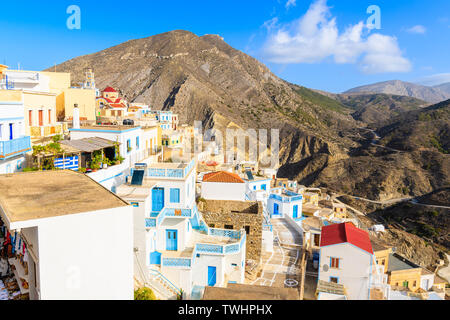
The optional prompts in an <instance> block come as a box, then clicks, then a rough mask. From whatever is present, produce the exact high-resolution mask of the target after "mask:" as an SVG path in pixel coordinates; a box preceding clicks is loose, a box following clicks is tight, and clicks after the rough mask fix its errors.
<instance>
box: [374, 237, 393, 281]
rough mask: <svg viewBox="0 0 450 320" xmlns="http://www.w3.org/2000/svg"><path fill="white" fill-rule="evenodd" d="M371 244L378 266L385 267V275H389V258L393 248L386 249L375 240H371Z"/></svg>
mask: <svg viewBox="0 0 450 320" xmlns="http://www.w3.org/2000/svg"><path fill="white" fill-rule="evenodd" d="M371 242H372V249H373V253H374V255H375V259H376V262H377V265H379V266H383V267H384V272H383V273H387V272H388V266H389V257H390V255H391V253H392V248H390V247H386V246H384V245H382V244H380V243H379V242H377V241H374V240H373V239H371Z"/></svg>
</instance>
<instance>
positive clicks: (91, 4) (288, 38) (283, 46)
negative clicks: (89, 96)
mask: <svg viewBox="0 0 450 320" xmlns="http://www.w3.org/2000/svg"><path fill="white" fill-rule="evenodd" d="M288 2H289V4H288ZM430 2H431V1H423V0H422V1H419V0H395V1H394V0H370V1H366V0H358V1H354V0H328V1H326V0H308V1H307V0H296V1H294V0H261V1H254V0H246V1H234V0H228V1H213V0H209V1H206V0H198V1H194V0H191V1H186V0H184V1H175V0H174V1H170V2H168V1H156V0H146V1H137V0H128V1H114V0H110V1H103V0H100V1H80V0H78V1H77V0H70V1H66V0H58V1H45V0H41V1H28V0H25V1H20V2H19V1H2V3H1V4H0V63H6V64H7V65H9V66H10V67H11V68H17V64H18V63H20V64H21V67H22V69H30V70H42V69H45V68H48V67H50V66H52V65H54V64H55V63H56V64H58V63H61V62H64V61H66V60H68V59H71V58H74V57H77V56H79V55H83V54H89V53H94V52H97V51H100V50H103V49H105V48H108V47H111V46H113V45H117V44H119V43H122V42H124V41H127V40H130V39H137V38H142V37H148V36H151V35H155V34H158V33H162V32H166V31H170V30H175V29H184V30H189V31H192V32H194V33H195V34H197V35H204V34H220V35H221V36H222V37H224V39H225V41H227V42H228V43H229V44H230V45H232V46H233V47H235V48H237V49H239V50H242V51H244V52H246V53H248V54H250V55H252V56H254V57H255V58H257V59H259V60H260V61H262V62H263V63H265V64H266V65H267V66H268V67H269V68H270V69H271V70H272V71H273V72H274V73H275V74H277V75H278V76H280V77H281V78H283V79H286V80H288V81H290V82H293V83H297V84H300V85H304V86H306V87H310V88H316V89H322V90H327V91H331V92H342V91H345V90H347V89H349V88H352V87H355V86H359V85H363V84H369V83H373V82H378V81H385V80H391V79H400V80H404V81H412V82H422V83H427V84H437V83H438V82H445V81H449V82H450V59H448V57H449V54H448V53H449V52H450V1H448V0H433V1H432V2H431V3H432V5H430ZM73 4H75V5H78V6H79V7H80V9H81V30H69V29H68V28H67V27H66V20H67V18H68V17H69V14H67V13H66V9H67V7H68V6H69V5H73ZM370 5H377V6H379V8H380V10H381V29H380V30H369V29H367V28H366V27H365V23H366V21H367V19H368V18H369V16H370V14H367V12H366V10H367V8H368V7H369V6H370ZM360 22H362V23H361V24H359V23H360ZM358 26H359V27H358ZM350 30H352V31H353V33H352V34H353V36H352V37H353V38H352V37H349V34H350ZM346 31H348V32H347V33H346ZM355 37H356V38H355Z"/></svg>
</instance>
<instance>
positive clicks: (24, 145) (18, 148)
mask: <svg viewBox="0 0 450 320" xmlns="http://www.w3.org/2000/svg"><path fill="white" fill-rule="evenodd" d="M30 150H31V140H30V137H22V138H18V139H13V140H9V141H0V159H7V158H10V157H13V156H16V155H18V154H20V153H26V152H28V151H30Z"/></svg>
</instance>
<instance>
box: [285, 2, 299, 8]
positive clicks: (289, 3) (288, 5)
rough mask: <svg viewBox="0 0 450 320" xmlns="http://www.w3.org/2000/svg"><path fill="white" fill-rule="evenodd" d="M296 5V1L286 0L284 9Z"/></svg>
mask: <svg viewBox="0 0 450 320" xmlns="http://www.w3.org/2000/svg"><path fill="white" fill-rule="evenodd" d="M296 5H297V0H288V1H287V2H286V8H289V7H295V6H296Z"/></svg>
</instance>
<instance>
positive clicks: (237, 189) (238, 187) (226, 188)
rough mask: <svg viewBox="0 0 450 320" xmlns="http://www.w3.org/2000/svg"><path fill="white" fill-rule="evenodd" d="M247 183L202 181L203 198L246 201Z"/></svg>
mask: <svg viewBox="0 0 450 320" xmlns="http://www.w3.org/2000/svg"><path fill="white" fill-rule="evenodd" d="M245 191H246V185H245V183H219V182H202V198H204V199H207V200H230V201H245V193H246V192H245Z"/></svg>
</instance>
